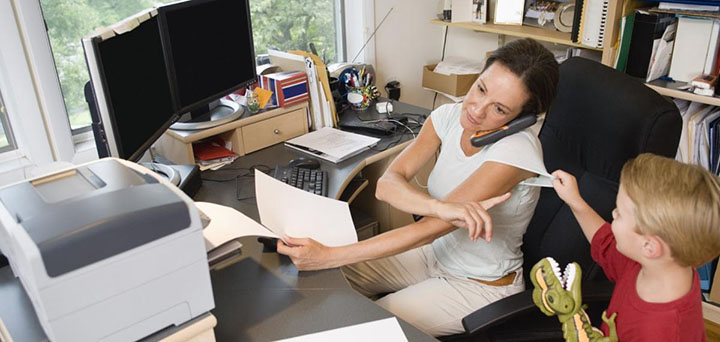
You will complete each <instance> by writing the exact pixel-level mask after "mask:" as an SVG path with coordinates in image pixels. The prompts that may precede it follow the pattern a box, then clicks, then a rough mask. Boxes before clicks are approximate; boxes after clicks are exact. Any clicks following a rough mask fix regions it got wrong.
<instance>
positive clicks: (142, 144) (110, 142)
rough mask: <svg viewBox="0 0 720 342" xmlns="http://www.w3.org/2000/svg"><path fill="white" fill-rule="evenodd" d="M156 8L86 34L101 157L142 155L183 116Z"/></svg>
mask: <svg viewBox="0 0 720 342" xmlns="http://www.w3.org/2000/svg"><path fill="white" fill-rule="evenodd" d="M154 14H155V13H154V12H153V11H148V12H146V13H144V14H140V15H138V16H136V17H133V18H128V19H126V20H125V21H123V22H121V23H119V24H117V25H115V26H113V27H111V28H109V29H107V30H104V31H102V32H97V34H96V35H94V36H92V37H88V38H85V39H83V47H84V49H85V57H86V61H87V64H88V69H89V71H90V82H91V85H92V90H93V95H94V96H92V100H94V101H95V106H94V107H95V108H91V110H90V112H91V116H92V117H93V123H92V125H93V132H94V133H95V140H96V144H97V146H98V155H99V156H100V157H107V156H112V157H118V158H121V159H127V160H130V161H138V160H139V159H140V158H141V157H142V155H143V154H144V153H145V151H146V150H147V149H148V148H149V147H150V145H151V144H152V143H153V142H155V141H156V140H157V139H158V138H159V137H160V135H161V134H162V133H163V132H164V131H165V130H166V129H167V128H168V127H169V126H170V124H172V123H173V122H174V121H175V120H177V118H178V116H179V115H178V112H177V106H176V105H175V102H174V99H173V98H172V92H171V90H170V81H169V80H168V77H167V68H166V64H165V55H164V51H163V47H162V44H161V39H160V30H159V26H158V22H157V17H156V16H154ZM136 24H137V27H134V28H133V29H130V30H128V31H127V32H124V33H123V31H124V29H127V28H131V27H133V26H135V25H136Z"/></svg>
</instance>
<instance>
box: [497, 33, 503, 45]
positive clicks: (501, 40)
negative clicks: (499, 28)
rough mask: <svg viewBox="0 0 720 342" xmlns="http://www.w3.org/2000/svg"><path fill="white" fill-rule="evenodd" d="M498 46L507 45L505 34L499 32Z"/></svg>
mask: <svg viewBox="0 0 720 342" xmlns="http://www.w3.org/2000/svg"><path fill="white" fill-rule="evenodd" d="M497 37H498V47H501V46H505V35H504V34H498V35H497Z"/></svg>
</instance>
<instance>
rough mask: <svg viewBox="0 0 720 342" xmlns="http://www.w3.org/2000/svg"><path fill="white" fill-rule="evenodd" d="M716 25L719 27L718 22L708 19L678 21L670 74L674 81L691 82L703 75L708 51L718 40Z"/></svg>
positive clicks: (684, 18)
mask: <svg viewBox="0 0 720 342" xmlns="http://www.w3.org/2000/svg"><path fill="white" fill-rule="evenodd" d="M715 25H718V22H717V21H716V20H714V19H708V18H698V17H680V18H679V19H678V27H677V33H676V34H675V47H674V48H673V55H672V60H671V62H670V73H669V76H670V77H671V78H672V79H673V80H675V81H682V82H690V81H692V79H693V78H695V77H698V76H700V75H702V74H703V72H704V70H705V64H706V60H707V58H708V50H709V49H710V48H711V44H712V42H713V41H717V39H718V33H719V32H718V30H717V29H716V28H713V27H714V26H715ZM713 35H714V36H713ZM712 53H716V52H715V51H713V52H712Z"/></svg>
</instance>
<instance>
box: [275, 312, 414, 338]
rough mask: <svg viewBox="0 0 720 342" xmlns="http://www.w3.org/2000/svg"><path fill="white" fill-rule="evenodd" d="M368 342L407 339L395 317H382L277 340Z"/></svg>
mask: <svg viewBox="0 0 720 342" xmlns="http://www.w3.org/2000/svg"><path fill="white" fill-rule="evenodd" d="M305 341H307V342H310V341H312V342H324V341H327V342H336V341H344V342H366V341H393V342H395V341H397V342H400V341H407V338H406V337H405V334H404V333H403V331H402V328H400V323H398V321H397V319H396V318H395V317H390V318H386V319H381V320H378V321H372V322H367V323H361V324H356V325H351V326H349V327H343V328H337V329H333V330H327V331H323V332H319V333H314V334H309V335H303V336H298V337H293V338H288V339H284V340H279V341H277V342H305Z"/></svg>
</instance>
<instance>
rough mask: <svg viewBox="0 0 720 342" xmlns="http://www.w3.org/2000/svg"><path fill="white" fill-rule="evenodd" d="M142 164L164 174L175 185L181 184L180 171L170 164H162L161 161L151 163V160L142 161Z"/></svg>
mask: <svg viewBox="0 0 720 342" xmlns="http://www.w3.org/2000/svg"><path fill="white" fill-rule="evenodd" d="M140 165H142V166H144V167H146V168H148V169H150V170H152V171H155V173H157V174H159V175H161V176H164V177H165V178H166V179H167V180H168V181H170V183H172V184H173V185H175V186H179V185H180V173H179V172H178V171H177V170H175V169H173V168H172V167H170V166H169V165H165V164H160V163H151V162H150V163H149V162H143V163H140Z"/></svg>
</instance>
